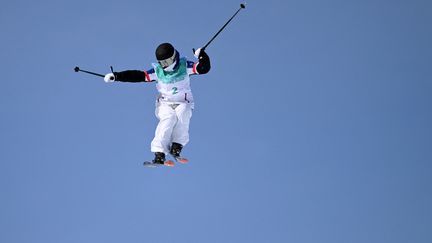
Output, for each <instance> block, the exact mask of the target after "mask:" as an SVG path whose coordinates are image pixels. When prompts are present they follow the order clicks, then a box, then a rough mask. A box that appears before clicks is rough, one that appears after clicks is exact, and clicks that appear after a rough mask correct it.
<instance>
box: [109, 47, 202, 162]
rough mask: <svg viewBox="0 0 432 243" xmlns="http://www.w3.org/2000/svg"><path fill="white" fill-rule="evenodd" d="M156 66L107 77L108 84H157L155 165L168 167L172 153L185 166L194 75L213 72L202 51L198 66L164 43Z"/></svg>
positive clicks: (157, 54)
mask: <svg viewBox="0 0 432 243" xmlns="http://www.w3.org/2000/svg"><path fill="white" fill-rule="evenodd" d="M155 54H156V59H157V61H158V62H157V63H152V66H153V68H151V69H149V70H146V71H141V70H126V71H122V72H113V73H108V74H106V75H105V77H104V80H105V82H107V83H110V82H114V81H120V82H134V83H135V82H156V88H157V90H158V92H159V95H158V97H157V99H156V110H155V114H156V117H157V118H158V119H159V123H158V125H157V128H156V131H155V136H154V139H153V141H152V142H151V151H152V152H153V153H154V154H155V158H154V160H153V161H152V162H153V163H154V164H165V165H171V164H167V162H166V158H165V157H166V154H168V153H170V154H171V155H172V156H173V157H174V158H176V159H177V160H178V161H179V162H182V163H186V162H187V160H186V159H182V158H181V156H180V153H181V151H182V148H183V147H184V146H185V145H186V144H187V143H188V142H189V122H190V119H191V117H192V111H193V108H194V100H193V96H192V90H191V87H190V77H189V76H191V75H197V74H205V73H207V72H208V71H209V70H210V58H209V56H208V55H207V53H206V52H205V51H204V50H202V49H201V48H200V49H198V50H196V51H195V56H196V57H198V62H194V61H190V60H188V59H186V58H185V57H180V54H179V52H178V51H177V50H176V49H175V48H174V46H173V45H171V44H170V43H162V44H160V45H159V46H158V47H157V48H156V53H155Z"/></svg>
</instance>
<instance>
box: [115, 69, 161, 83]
mask: <svg viewBox="0 0 432 243" xmlns="http://www.w3.org/2000/svg"><path fill="white" fill-rule="evenodd" d="M149 71H150V70H149ZM149 71H140V70H126V71H122V72H114V75H115V81H119V82H130V83H138V82H151V81H154V80H152V79H151V78H150V75H149Z"/></svg>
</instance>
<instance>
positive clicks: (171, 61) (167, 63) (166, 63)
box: [158, 51, 177, 68]
mask: <svg viewBox="0 0 432 243" xmlns="http://www.w3.org/2000/svg"><path fill="white" fill-rule="evenodd" d="M176 55H177V51H174V54H173V55H172V56H171V57H168V58H167V59H164V60H158V62H159V64H160V65H161V66H162V67H163V68H166V67H169V66H171V65H172V64H174V62H175V61H176Z"/></svg>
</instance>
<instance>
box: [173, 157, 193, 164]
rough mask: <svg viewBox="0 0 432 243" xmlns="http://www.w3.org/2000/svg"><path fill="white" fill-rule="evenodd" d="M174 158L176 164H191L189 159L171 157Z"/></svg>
mask: <svg viewBox="0 0 432 243" xmlns="http://www.w3.org/2000/svg"><path fill="white" fill-rule="evenodd" d="M171 156H172V157H173V158H174V160H175V161H176V162H178V163H180V164H187V163H188V162H189V160H188V159H187V158H185V157H180V156H177V157H176V156H174V155H171Z"/></svg>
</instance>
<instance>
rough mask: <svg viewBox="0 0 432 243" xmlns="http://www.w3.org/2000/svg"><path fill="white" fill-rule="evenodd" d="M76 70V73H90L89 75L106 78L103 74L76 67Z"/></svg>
mask: <svg viewBox="0 0 432 243" xmlns="http://www.w3.org/2000/svg"><path fill="white" fill-rule="evenodd" d="M74 70H75V72H83V73H88V74H92V75H95V76H99V77H105V75H103V74H100V73H94V72H90V71H86V70H82V69H80V68H79V67H75V68H74ZM111 70H112V68H111Z"/></svg>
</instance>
